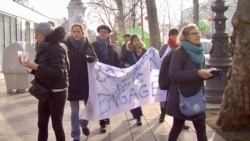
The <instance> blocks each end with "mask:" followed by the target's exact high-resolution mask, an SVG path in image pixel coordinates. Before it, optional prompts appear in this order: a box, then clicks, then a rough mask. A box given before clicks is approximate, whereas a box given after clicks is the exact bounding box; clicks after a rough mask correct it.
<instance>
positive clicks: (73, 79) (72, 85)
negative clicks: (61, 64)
mask: <svg viewBox="0 0 250 141" xmlns="http://www.w3.org/2000/svg"><path fill="white" fill-rule="evenodd" d="M84 38H85V39H86V43H85V45H84V46H82V47H80V48H76V47H74V46H73V45H72V43H71V42H70V40H69V38H68V39H67V40H66V45H67V47H68V54H69V61H70V71H69V95H68V100H69V101H78V100H84V101H85V102H87V100H88V96H89V81H88V68H87V59H86V55H89V56H92V57H94V58H97V57H96V54H95V51H94V49H93V47H92V45H91V44H90V42H89V40H88V38H86V37H84Z"/></svg>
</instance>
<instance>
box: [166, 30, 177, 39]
mask: <svg viewBox="0 0 250 141" xmlns="http://www.w3.org/2000/svg"><path fill="white" fill-rule="evenodd" d="M171 34H179V31H178V30H177V29H171V30H170V31H169V33H168V37H169V36H170V35H171Z"/></svg>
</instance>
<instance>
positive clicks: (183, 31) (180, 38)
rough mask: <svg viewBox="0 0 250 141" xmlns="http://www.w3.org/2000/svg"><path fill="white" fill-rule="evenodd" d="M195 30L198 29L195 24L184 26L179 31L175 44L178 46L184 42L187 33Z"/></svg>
mask: <svg viewBox="0 0 250 141" xmlns="http://www.w3.org/2000/svg"><path fill="white" fill-rule="evenodd" d="M195 28H197V29H198V26H197V25H196V24H194V23H190V24H188V25H186V26H184V27H183V28H182V29H181V31H180V33H179V35H178V37H177V43H178V44H180V42H181V41H186V40H187V35H188V34H189V32H190V31H191V30H193V29H195Z"/></svg>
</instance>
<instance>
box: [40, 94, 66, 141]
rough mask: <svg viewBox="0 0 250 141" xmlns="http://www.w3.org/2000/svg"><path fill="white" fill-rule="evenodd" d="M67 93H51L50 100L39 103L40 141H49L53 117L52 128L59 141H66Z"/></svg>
mask: <svg viewBox="0 0 250 141" xmlns="http://www.w3.org/2000/svg"><path fill="white" fill-rule="evenodd" d="M65 102H66V92H65V91H64V92H57V93H51V94H50V96H49V99H48V100H46V101H45V102H39V103H38V129H39V131H38V141H47V140H48V124H49V118H50V116H51V120H52V127H53V130H54V132H55V136H56V140H57V141H65V134H64V130H63V124H62V120H63V113H64V106H65Z"/></svg>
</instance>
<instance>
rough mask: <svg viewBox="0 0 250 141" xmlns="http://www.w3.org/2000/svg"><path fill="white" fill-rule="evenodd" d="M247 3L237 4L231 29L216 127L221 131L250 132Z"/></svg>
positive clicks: (242, 0)
mask: <svg viewBox="0 0 250 141" xmlns="http://www.w3.org/2000/svg"><path fill="white" fill-rule="evenodd" d="M249 7H250V3H249V1H248V0H238V6H237V10H236V12H235V13H234V16H233V19H232V25H233V27H234V34H233V36H232V37H233V39H232V41H231V45H230V47H231V50H232V51H233V52H232V53H233V62H232V67H231V71H229V72H230V74H229V76H230V78H229V81H228V85H227V87H226V89H225V91H224V95H223V99H222V105H221V109H220V116H219V119H218V121H217V124H219V125H221V127H222V130H240V129H245V128H248V129H249V128H250V62H249V60H250V49H249V47H250V30H249V29H250V10H249Z"/></svg>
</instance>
